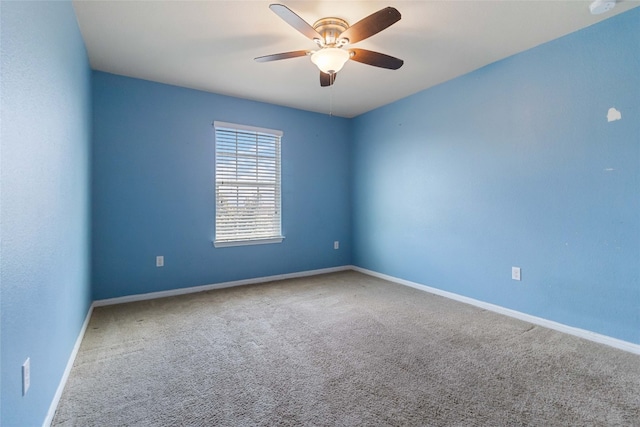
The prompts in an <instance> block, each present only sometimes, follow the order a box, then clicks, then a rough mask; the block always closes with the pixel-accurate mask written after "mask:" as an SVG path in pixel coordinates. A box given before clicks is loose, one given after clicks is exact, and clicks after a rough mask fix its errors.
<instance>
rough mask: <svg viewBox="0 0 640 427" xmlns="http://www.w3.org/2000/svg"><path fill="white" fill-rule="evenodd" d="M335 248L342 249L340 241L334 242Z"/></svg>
mask: <svg viewBox="0 0 640 427" xmlns="http://www.w3.org/2000/svg"><path fill="white" fill-rule="evenodd" d="M333 249H340V242H339V241H338V240H336V241H335V242H333Z"/></svg>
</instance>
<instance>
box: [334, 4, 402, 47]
mask: <svg viewBox="0 0 640 427" xmlns="http://www.w3.org/2000/svg"><path fill="white" fill-rule="evenodd" d="M401 17H402V15H400V12H398V10H397V9H396V8H393V7H385V8H384V9H380V10H379V11H377V12H375V13H372V14H371V15H369V16H367V17H366V18H364V19H362V20H360V21H358V22H356V23H355V24H353V25H352V26H350V27H349V28H347V29H346V30H345V32H344V33H342V34H340V38H341V39H349V43H358V42H359V41H361V40H364V39H366V38H369V37H371V36H372V35H374V34H378V33H379V32H380V31H382V30H384V29H385V28H388V27H390V26H391V25H393V24H395V23H396V22H398V21H399V20H400V18H401Z"/></svg>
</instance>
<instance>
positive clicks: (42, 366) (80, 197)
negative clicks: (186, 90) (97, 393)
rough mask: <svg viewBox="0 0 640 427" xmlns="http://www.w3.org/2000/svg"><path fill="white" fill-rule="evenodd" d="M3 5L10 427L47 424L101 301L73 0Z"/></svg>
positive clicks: (85, 85) (86, 76)
mask: <svg viewBox="0 0 640 427" xmlns="http://www.w3.org/2000/svg"><path fill="white" fill-rule="evenodd" d="M1 7H2V11H1V22H2V25H1V26H2V30H1V31H2V46H1V52H2V55H1V76H2V82H1V88H2V100H1V104H0V105H1V107H0V108H1V110H0V112H1V116H2V123H1V126H0V128H1V139H2V143H1V153H2V156H1V177H2V181H1V186H2V187H1V198H0V202H1V208H0V209H1V217H0V223H1V224H0V227H1V228H0V230H1V233H2V234H1V243H0V249H1V251H2V257H1V261H0V268H1V273H0V279H1V287H0V294H1V302H0V307H1V315H0V318H1V329H0V330H1V347H2V348H1V355H2V374H1V375H2V377H1V378H2V384H1V386H0V393H1V399H0V402H1V405H2V406H1V408H0V412H1V415H0V424H1V425H2V426H6V427H10V426H38V425H42V423H43V421H44V420H45V417H46V415H47V411H48V410H49V406H50V405H51V402H52V400H53V398H54V395H55V392H56V389H57V387H58V385H59V383H60V380H61V378H62V374H63V372H64V369H65V367H66V364H67V361H68V360H69V355H70V354H71V351H72V349H73V346H74V344H75V341H76V338H77V337H78V334H79V332H80V330H81V327H82V324H83V321H84V318H85V316H86V314H87V311H88V309H89V305H90V302H91V301H90V298H91V292H90V282H89V248H90V242H89V230H90V227H89V219H90V216H89V208H90V199H89V150H90V138H91V128H90V126H91V114H90V112H91V100H90V90H91V85H90V78H91V73H90V69H89V63H88V60H87V56H86V51H85V48H84V43H83V41H82V38H81V36H80V32H79V30H78V26H77V23H76V16H75V13H74V11H73V7H72V5H71V3H70V2H4V1H3V2H2V5H1ZM27 357H29V358H30V359H31V388H30V389H29V392H28V393H27V395H26V396H24V397H23V396H22V383H21V365H22V363H23V362H24V361H25V360H26V359H27Z"/></svg>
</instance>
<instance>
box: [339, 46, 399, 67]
mask: <svg viewBox="0 0 640 427" xmlns="http://www.w3.org/2000/svg"><path fill="white" fill-rule="evenodd" d="M349 51H350V52H351V59H352V60H353V61H357V62H361V63H363V64H367V65H373V66H374V67H380V68H387V69H389V70H397V69H398V68H400V67H402V64H404V61H403V60H402V59H398V58H394V57H393V56H389V55H385V54H384V53H379V52H373V51H371V50H366V49H350V50H349Z"/></svg>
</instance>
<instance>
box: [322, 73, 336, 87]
mask: <svg viewBox="0 0 640 427" xmlns="http://www.w3.org/2000/svg"><path fill="white" fill-rule="evenodd" d="M337 75H338V73H333V74H328V73H323V72H322V71H320V86H322V87H326V86H331V85H332V84H334V83H335V81H336V76H337Z"/></svg>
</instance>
